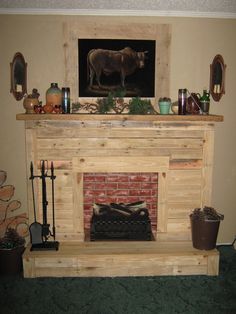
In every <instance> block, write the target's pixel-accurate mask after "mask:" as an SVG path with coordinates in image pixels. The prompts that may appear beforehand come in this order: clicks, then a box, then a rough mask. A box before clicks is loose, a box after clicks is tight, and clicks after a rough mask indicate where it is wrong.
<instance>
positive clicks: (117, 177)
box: [83, 172, 158, 233]
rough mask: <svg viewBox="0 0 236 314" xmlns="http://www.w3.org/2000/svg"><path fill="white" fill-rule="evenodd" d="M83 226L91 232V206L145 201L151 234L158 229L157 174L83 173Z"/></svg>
mask: <svg viewBox="0 0 236 314" xmlns="http://www.w3.org/2000/svg"><path fill="white" fill-rule="evenodd" d="M83 190H84V223H85V229H86V230H89V229H90V219H91V215H92V207H93V204H94V203H103V204H110V203H132V202H137V201H146V204H147V208H148V210H149V216H150V219H151V225H152V231H153V233H156V228H157V197H158V173H143V172H142V173H84V187H83Z"/></svg>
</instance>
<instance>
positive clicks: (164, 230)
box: [16, 114, 223, 277]
mask: <svg viewBox="0 0 236 314" xmlns="http://www.w3.org/2000/svg"><path fill="white" fill-rule="evenodd" d="M16 119H17V120H21V121H25V133H26V166H27V177H29V176H30V162H31V161H33V164H34V169H35V171H38V170H39V169H38V166H39V165H40V160H48V161H51V160H52V161H53V162H54V166H55V175H56V176H57V178H56V181H55V188H56V190H55V205H56V206H55V208H56V233H57V240H59V241H60V242H61V244H60V247H61V249H59V251H58V252H46V253H43V252H30V251H29V249H27V250H26V252H25V254H24V275H25V276H26V277H35V276H36V277H37V276H47V275H49V276H99V275H101V276H104V275H106V276H127V275H131V276H132V275H135V276H136V275H139V274H140V275H161V274H163V275H177V274H208V275H217V274H218V263H219V254H218V252H217V251H216V250H213V251H210V252H207V251H202V252H201V251H198V250H196V249H193V248H192V246H191V230H190V222H189V214H190V212H191V210H192V209H194V208H196V207H202V206H204V205H209V206H210V205H211V190H212V170H213V160H214V158H213V157H214V156H213V154H214V130H215V124H216V123H218V122H222V121H223V116H220V115H206V116H203V115H191V116H178V115H142V116H140V115H125V114H124V115H116V114H112V115H107V114H106V115H95V114H18V115H17V116H16ZM145 156H148V158H147V161H149V162H151V163H153V165H154V166H155V167H156V168H157V169H159V170H158V171H160V173H161V175H160V177H161V178H162V179H161V180H160V182H161V184H160V186H159V185H158V189H159V192H158V210H159V212H158V214H157V216H158V218H157V231H156V234H155V241H153V242H152V243H151V244H150V243H145V242H142V244H141V243H139V242H135V243H133V245H132V244H130V242H122V243H121V242H120V243H119V244H118V243H117V244H114V245H113V246H112V245H111V244H109V243H107V244H106V243H104V242H102V243H101V242H100V243H99V242H97V243H96V242H86V241H85V240H86V239H85V232H84V230H83V226H84V224H83V219H84V217H83V212H82V210H81V206H78V203H79V201H80V200H81V199H82V191H81V189H82V184H81V178H82V176H83V167H84V166H83V167H82V168H81V166H80V162H81V161H84V162H85V165H89V164H93V168H92V170H93V171H95V172H96V169H100V168H99V167H101V165H100V166H99V167H98V166H97V164H99V162H98V160H104V162H107V164H109V165H114V164H115V163H116V157H117V162H124V161H127V162H132V171H133V170H134V171H138V170H139V169H138V168H142V165H143V167H144V165H145ZM159 161H160V162H164V163H165V167H164V169H163V168H161V166H160V165H161V164H160V162H159ZM84 162H83V164H84ZM142 163H143V164H142ZM141 164H142V165H141ZM135 165H137V166H136V168H135ZM96 167H98V168H96ZM102 167H103V168H104V169H106V165H105V164H103V165H102ZM144 168H145V167H144ZM81 169H82V170H81ZM125 169H126V168H125ZM88 170H89V169H88V168H87V166H86V171H88ZM99 171H100V170H98V172H99ZM125 171H126V170H125ZM140 171H142V169H140ZM28 181H29V180H28ZM27 183H28V215H29V223H31V222H33V221H34V217H33V206H32V191H31V182H27ZM158 184H159V183H158ZM36 195H37V199H39V200H40V199H41V192H40V189H39V190H37V191H36ZM48 195H50V191H49V194H48ZM50 201H51V200H50V196H49V204H50ZM41 212H42V210H41V204H37V218H38V220H39V221H40V220H41V218H42V217H41ZM50 219H51V217H50V215H49V220H50ZM158 219H159V220H158ZM49 222H50V221H49ZM111 246H112V248H111ZM132 247H135V248H136V249H135V250H134V249H132ZM165 247H168V250H167V251H165V253H164V251H163V250H165V249H164V248H165ZM121 248H122V249H121ZM122 250H124V254H122ZM145 252H146V253H145ZM146 254H148V255H150V256H151V257H152V259H151V260H150V261H149V264H146V266H145V260H146ZM167 255H168V258H167ZM133 261H135V269H134V268H133V265H134V263H133ZM107 262H108V264H109V265H110V270H109V269H107V267H106V266H102V265H107ZM118 265H123V267H121V268H119V267H118ZM104 267H106V269H105V268H104ZM150 269H151V271H150Z"/></svg>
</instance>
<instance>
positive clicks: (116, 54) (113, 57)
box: [87, 47, 147, 87]
mask: <svg viewBox="0 0 236 314" xmlns="http://www.w3.org/2000/svg"><path fill="white" fill-rule="evenodd" d="M146 53H147V51H144V52H136V51H134V50H133V49H131V48H129V47H126V48H124V49H122V50H119V51H114V50H105V49H92V50H90V51H89V53H88V55H87V67H88V76H89V86H90V87H91V86H92V85H93V82H94V78H96V80H97V83H98V86H99V87H101V81H100V78H101V75H102V74H105V75H110V74H112V73H115V72H118V73H120V79H121V86H122V87H125V77H126V76H127V75H131V74H133V73H134V72H135V71H136V70H138V69H142V68H144V65H145V63H144V62H145V55H146Z"/></svg>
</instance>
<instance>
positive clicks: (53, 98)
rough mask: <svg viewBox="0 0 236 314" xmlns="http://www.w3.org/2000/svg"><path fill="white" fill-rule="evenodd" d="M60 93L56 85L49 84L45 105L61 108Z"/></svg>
mask: <svg viewBox="0 0 236 314" xmlns="http://www.w3.org/2000/svg"><path fill="white" fill-rule="evenodd" d="M61 102H62V93H61V90H60V88H59V87H58V84H57V83H51V86H50V87H49V88H48V89H47V91H46V105H52V106H53V108H54V107H55V106H61Z"/></svg>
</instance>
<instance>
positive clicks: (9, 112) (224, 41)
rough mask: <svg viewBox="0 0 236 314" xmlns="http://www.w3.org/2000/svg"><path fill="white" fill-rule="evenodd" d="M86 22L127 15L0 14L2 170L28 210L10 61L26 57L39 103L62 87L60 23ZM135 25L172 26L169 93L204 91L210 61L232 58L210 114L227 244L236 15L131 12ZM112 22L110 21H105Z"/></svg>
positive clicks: (235, 231)
mask: <svg viewBox="0 0 236 314" xmlns="http://www.w3.org/2000/svg"><path fill="white" fill-rule="evenodd" d="M71 19H77V20H78V21H80V22H81V23H84V22H85V21H86V22H88V21H89V22H91V23H94V22H98V23H99V22H103V23H104V22H105V23H107V24H109V23H114V22H116V21H121V22H125V23H127V17H124V18H121V17H82V16H81V17H65V16H23V15H16V16H13V15H0V42H1V50H0V95H1V102H0V143H1V152H0V169H2V170H5V171H7V173H8V183H9V184H14V185H15V187H16V191H15V198H17V199H19V200H20V201H21V202H22V211H25V209H26V179H27V178H26V175H25V140H24V123H23V122H19V121H16V119H15V117H16V114H17V113H21V112H24V110H23V105H22V101H19V102H17V101H16V100H15V99H14V98H13V96H12V95H11V94H10V92H9V91H10V66H9V64H10V62H11V60H12V57H13V55H14V54H15V53H16V52H17V51H20V52H21V53H23V55H24V57H25V59H26V62H27V63H28V91H29V92H30V91H31V90H32V88H34V87H36V88H38V90H39V92H40V94H41V96H40V99H41V100H42V101H44V100H45V96H44V95H45V91H46V89H47V88H48V87H49V85H50V83H51V82H58V83H59V86H62V85H64V72H65V68H64V55H63V30H62V23H63V21H69V20H71ZM128 21H129V22H130V23H132V22H136V23H137V22H138V23H153V24H155V23H169V24H171V25H172V43H171V58H170V60H171V64H170V71H171V72H170V97H171V98H172V100H173V101H175V100H176V99H177V91H178V89H179V88H181V87H187V88H188V89H189V90H190V91H195V92H202V89H203V88H204V87H206V88H208V86H209V65H210V63H211V62H212V60H213V57H214V56H215V55H216V54H222V56H223V57H224V60H225V63H226V64H227V72H226V95H224V96H223V98H222V99H221V101H220V102H218V103H216V102H214V101H213V100H212V101H211V113H212V114H221V115H224V119H225V120H224V122H223V123H219V124H217V126H216V137H215V163H214V174H213V195H212V205H213V206H214V207H216V208H217V209H219V211H220V212H222V213H223V214H224V215H225V220H224V221H223V223H222V224H221V228H220V234H219V237H218V242H221V243H230V242H232V241H233V238H234V236H235V235H236V205H235V201H236V197H235V195H236V164H235V161H236V145H235V143H236V131H235V117H236V105H235V99H236V86H235V82H236V58H235V51H236V40H235V37H236V20H230V19H205V18H202V19H200V18H192V19H191V18H157V17H131V18H128ZM108 27H109V26H108Z"/></svg>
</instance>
